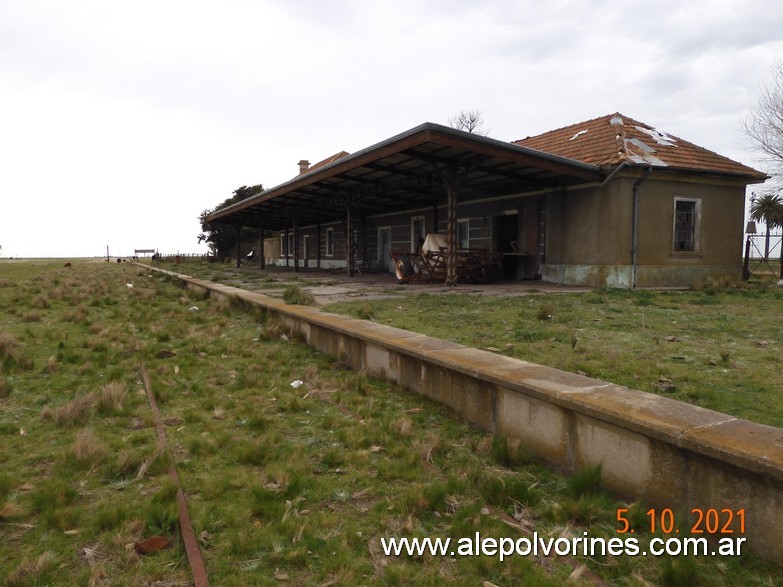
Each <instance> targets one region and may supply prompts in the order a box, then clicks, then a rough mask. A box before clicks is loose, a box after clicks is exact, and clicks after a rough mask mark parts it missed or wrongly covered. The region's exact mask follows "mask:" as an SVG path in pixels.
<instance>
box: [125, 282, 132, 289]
mask: <svg viewBox="0 0 783 587" xmlns="http://www.w3.org/2000/svg"><path fill="white" fill-rule="evenodd" d="M125 285H127V286H128V289H130V288H132V287H133V284H132V283H126V284H125Z"/></svg>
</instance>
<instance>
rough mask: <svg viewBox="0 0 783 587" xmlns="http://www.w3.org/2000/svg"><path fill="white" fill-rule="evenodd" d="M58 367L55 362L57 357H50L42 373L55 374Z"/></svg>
mask: <svg viewBox="0 0 783 587" xmlns="http://www.w3.org/2000/svg"><path fill="white" fill-rule="evenodd" d="M58 367H59V363H58V362H57V357H55V356H54V355H52V356H51V357H49V358H48V359H46V365H44V368H43V370H44V373H56V372H57V368H58Z"/></svg>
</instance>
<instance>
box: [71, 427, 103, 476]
mask: <svg viewBox="0 0 783 587" xmlns="http://www.w3.org/2000/svg"><path fill="white" fill-rule="evenodd" d="M73 454H74V456H75V457H76V460H77V462H78V463H79V464H80V465H83V466H90V467H92V466H96V465H100V464H101V463H102V462H103V459H105V458H106V455H107V454H109V447H108V446H106V444H104V443H103V442H101V441H100V439H99V438H98V437H97V436H95V432H93V430H92V429H91V428H85V429H84V430H80V431H79V434H77V435H76V441H75V442H74V443H73Z"/></svg>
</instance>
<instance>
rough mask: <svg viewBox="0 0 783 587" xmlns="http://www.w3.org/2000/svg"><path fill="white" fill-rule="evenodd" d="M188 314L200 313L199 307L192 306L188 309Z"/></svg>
mask: <svg viewBox="0 0 783 587" xmlns="http://www.w3.org/2000/svg"><path fill="white" fill-rule="evenodd" d="M188 312H198V306H191V307H190V308H188Z"/></svg>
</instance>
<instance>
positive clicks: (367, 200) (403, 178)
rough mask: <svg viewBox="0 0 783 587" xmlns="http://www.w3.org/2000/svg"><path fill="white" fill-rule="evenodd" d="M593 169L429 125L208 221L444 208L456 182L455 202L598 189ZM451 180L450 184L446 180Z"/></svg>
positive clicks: (268, 221) (269, 225)
mask: <svg viewBox="0 0 783 587" xmlns="http://www.w3.org/2000/svg"><path fill="white" fill-rule="evenodd" d="M605 177H606V171H605V170H602V169H601V168H600V167H599V166H597V165H593V164H590V163H585V162H581V161H575V160H573V159H568V158H565V157H561V156H558V155H553V154H550V153H544V152H542V151H538V150H535V149H532V148H529V147H524V146H520V145H515V144H512V143H507V142H504V141H498V140H495V139H491V138H488V137H482V136H478V135H475V134H471V133H467V132H463V131H459V130H455V129H453V128H449V127H446V126H442V125H439V124H433V123H430V122H427V123H424V124H422V125H420V126H417V127H415V128H412V129H410V130H408V131H406V132H404V133H401V134H399V135H397V136H394V137H392V138H390V139H387V140H385V141H382V142H380V143H377V144H375V145H373V146H371V147H368V148H366V149H363V150H361V151H359V152H357V153H353V154H351V155H346V156H344V157H341V158H339V159H336V160H335V161H333V162H331V163H329V164H327V165H324V166H322V167H319V168H317V169H312V170H310V171H307V172H305V173H303V174H301V175H299V176H297V177H295V178H293V179H291V180H289V181H287V182H285V183H283V184H280V185H278V186H276V187H274V188H271V189H269V190H266V191H264V192H261V193H259V194H256V195H255V196H252V197H250V198H247V199H246V200H242V201H241V202H237V203H236V204H232V205H231V206H228V207H226V208H223V209H221V210H218V211H216V212H215V213H213V214H211V215H210V216H208V218H207V219H208V220H209V221H217V222H226V223H230V224H239V225H245V226H259V225H260V224H262V223H263V227H264V228H266V229H272V230H280V229H283V228H287V227H290V226H291V225H292V219H293V217H294V215H296V216H297V219H298V223H299V225H300V226H303V225H309V224H317V223H325V222H334V221H338V220H343V219H344V218H345V212H346V204H350V205H351V206H352V207H353V211H354V213H355V214H357V215H372V214H377V213H382V212H388V211H390V210H409V209H414V208H421V207H425V206H432V205H437V204H443V203H445V202H446V200H447V191H446V184H447V182H448V181H451V182H452V183H453V182H454V178H459V180H458V187H459V200H460V201H462V202H464V201H468V200H471V199H476V198H482V197H488V196H495V195H505V194H511V193H519V192H530V191H535V190H539V189H545V188H551V187H555V186H569V185H575V184H584V183H591V182H597V181H601V180H603V179H604V178H605ZM450 178H451V179H450Z"/></svg>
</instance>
